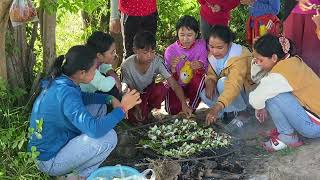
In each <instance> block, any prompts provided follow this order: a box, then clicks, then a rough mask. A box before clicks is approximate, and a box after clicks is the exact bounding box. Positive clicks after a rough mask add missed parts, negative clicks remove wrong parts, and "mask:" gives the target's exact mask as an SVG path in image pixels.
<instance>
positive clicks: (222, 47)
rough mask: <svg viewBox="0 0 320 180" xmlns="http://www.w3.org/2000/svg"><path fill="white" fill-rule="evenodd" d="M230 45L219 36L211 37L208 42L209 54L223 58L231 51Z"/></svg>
mask: <svg viewBox="0 0 320 180" xmlns="http://www.w3.org/2000/svg"><path fill="white" fill-rule="evenodd" d="M229 47H230V45H229V44H228V43H225V42H224V41H223V40H222V39H220V38H218V37H212V36H211V37H210V38H209V42H208V48H209V54H212V55H213V56H214V57H215V58H216V59H221V58H223V57H224V56H225V55H226V54H227V53H228V51H229Z"/></svg>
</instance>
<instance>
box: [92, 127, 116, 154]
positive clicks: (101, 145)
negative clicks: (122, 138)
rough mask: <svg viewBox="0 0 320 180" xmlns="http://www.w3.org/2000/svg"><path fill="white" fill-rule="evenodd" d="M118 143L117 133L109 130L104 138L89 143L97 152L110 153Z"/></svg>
mask: <svg viewBox="0 0 320 180" xmlns="http://www.w3.org/2000/svg"><path fill="white" fill-rule="evenodd" d="M117 142H118V137H117V133H116V132H115V131H114V130H113V129H111V130H110V131H109V132H108V133H107V134H105V135H104V136H102V137H100V138H98V139H95V140H94V141H92V142H91V143H90V145H91V146H93V147H94V148H95V149H97V150H98V151H103V152H104V151H110V150H113V149H114V148H115V147H116V145H117Z"/></svg>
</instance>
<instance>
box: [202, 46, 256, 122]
mask: <svg viewBox="0 0 320 180" xmlns="http://www.w3.org/2000/svg"><path fill="white" fill-rule="evenodd" d="M245 51H248V50H245ZM235 58H240V59H238V60H235V62H234V63H233V64H232V65H230V67H228V69H229V70H228V71H229V73H228V74H226V78H225V80H224V89H223V91H222V93H221V94H220V95H219V97H218V99H217V102H216V103H215V104H214V105H213V107H212V108H211V109H210V111H209V113H208V114H207V118H206V120H207V123H208V124H210V123H212V122H215V121H216V120H217V118H218V114H219V112H220V111H221V110H223V109H224V108H225V107H227V106H229V105H230V104H231V103H232V101H233V100H234V99H235V98H236V97H237V96H239V94H240V91H241V89H242V88H243V84H244V80H245V78H246V74H247V70H248V61H249V59H250V56H249V54H247V53H245V54H244V55H241V56H240V57H235Z"/></svg>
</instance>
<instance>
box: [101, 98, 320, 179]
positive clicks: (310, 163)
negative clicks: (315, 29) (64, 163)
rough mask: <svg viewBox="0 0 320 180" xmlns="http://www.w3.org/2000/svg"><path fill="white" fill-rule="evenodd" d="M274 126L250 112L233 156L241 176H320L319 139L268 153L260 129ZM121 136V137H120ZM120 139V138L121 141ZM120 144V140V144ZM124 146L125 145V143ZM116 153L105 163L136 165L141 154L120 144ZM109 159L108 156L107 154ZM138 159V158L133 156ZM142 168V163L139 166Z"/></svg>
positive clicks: (161, 115)
mask: <svg viewBox="0 0 320 180" xmlns="http://www.w3.org/2000/svg"><path fill="white" fill-rule="evenodd" d="M206 108H207V107H205V105H203V104H201V105H200V108H198V110H197V112H196V118H197V119H198V120H202V119H203V120H204V118H205V110H206ZM154 116H155V117H156V118H164V117H168V115H167V114H166V113H165V111H164V110H163V109H162V110H160V111H156V112H154ZM271 128H274V125H273V123H272V121H271V120H269V121H267V122H265V123H264V124H259V123H258V121H257V120H256V119H255V117H254V116H253V115H252V114H251V116H250V118H248V120H247V123H246V126H245V128H244V129H243V130H242V131H240V132H237V133H238V134H235V135H234V136H235V139H236V143H235V145H234V149H235V150H236V151H235V152H234V155H233V157H232V158H233V159H235V160H236V161H237V162H239V163H240V165H241V166H242V167H243V168H244V171H243V176H242V178H241V179H249V180H269V179H270V180H295V179H299V180H300V179H306V180H317V179H319V180H320V163H319V162H320V153H319V152H320V140H317V139H313V140H311V139H303V141H304V142H305V145H303V146H301V147H299V148H296V149H291V148H290V149H286V150H282V151H279V152H275V153H271V154H270V153H267V152H266V151H265V150H264V149H262V148H261V146H260V144H261V143H262V142H263V141H265V140H267V139H265V138H264V137H262V136H261V135H259V133H260V132H262V131H265V130H268V129H271ZM120 138H121V137H120ZM120 143H121V142H120ZM119 146H120V147H121V144H119ZM122 147H123V146H122ZM119 153H120V154H122V155H123V154H133V157H132V158H133V159H130V157H129V158H124V159H121V160H120V159H119V158H118V155H119ZM113 157H115V158H116V159H117V161H116V162H115V161H113V162H112V161H109V162H108V161H107V162H106V165H115V164H119V163H120V164H127V165H131V166H134V164H135V163H136V161H135V160H136V159H138V158H139V155H137V154H136V153H135V150H134V149H132V148H124V149H121V148H118V149H116V152H115V153H114V155H113ZM140 158H141V157H140ZM108 159H109V158H108ZM134 159H135V160H134ZM136 168H138V169H139V168H141V167H136ZM221 179H224V178H221Z"/></svg>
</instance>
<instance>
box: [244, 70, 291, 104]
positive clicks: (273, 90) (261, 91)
mask: <svg viewBox="0 0 320 180" xmlns="http://www.w3.org/2000/svg"><path fill="white" fill-rule="evenodd" d="M291 91H293V88H292V87H291V86H290V84H289V82H288V81H287V79H285V78H284V77H283V76H282V75H281V74H278V73H270V74H268V75H267V76H265V77H264V78H262V79H261V81H260V84H259V85H258V87H257V88H256V89H255V90H253V91H252V92H251V93H250V94H249V103H250V104H251V106H252V107H253V108H254V109H263V108H265V102H266V101H267V100H268V99H271V98H273V97H275V96H277V95H278V94H280V93H284V92H291Z"/></svg>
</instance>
